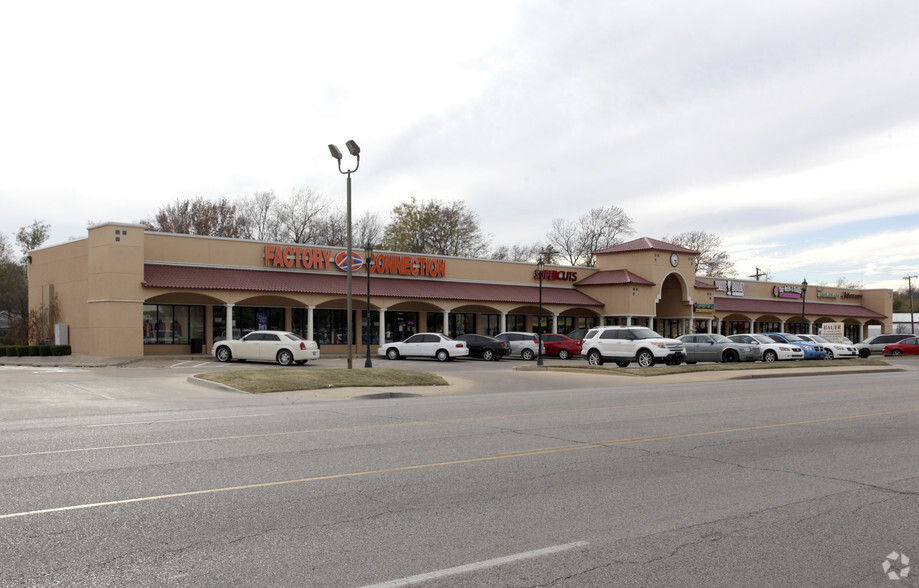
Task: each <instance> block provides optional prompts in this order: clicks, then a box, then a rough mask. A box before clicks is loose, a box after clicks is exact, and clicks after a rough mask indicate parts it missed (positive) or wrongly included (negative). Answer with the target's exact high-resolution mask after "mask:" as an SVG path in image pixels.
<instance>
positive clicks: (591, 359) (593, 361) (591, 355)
mask: <svg viewBox="0 0 919 588" xmlns="http://www.w3.org/2000/svg"><path fill="white" fill-rule="evenodd" d="M587 363H589V364H590V365H603V356H602V355H600V352H599V351H597V350H596V349H593V350H591V351H589V352H588V353H587Z"/></svg>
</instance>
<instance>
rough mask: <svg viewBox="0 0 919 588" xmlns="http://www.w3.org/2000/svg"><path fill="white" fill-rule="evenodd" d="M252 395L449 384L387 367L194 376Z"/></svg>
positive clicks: (438, 379) (435, 377) (442, 380)
mask: <svg viewBox="0 0 919 588" xmlns="http://www.w3.org/2000/svg"><path fill="white" fill-rule="evenodd" d="M195 377H197V378H200V379H202V380H208V381H210V382H217V383H219V384H224V385H225V386H230V387H231V388H236V389H237V390H242V391H244V392H250V393H252V394H263V393H265V392H290V391H292V390H316V389H319V388H352V387H368V386H370V387H377V386H379V387H390V386H446V385H447V381H446V380H444V379H443V378H441V377H440V376H438V375H436V374H429V373H426V372H414V371H410V370H394V369H387V368H373V369H353V370H349V369H346V368H329V369H313V368H300V367H297V368H280V369H279V368H273V369H264V370H239V371H232V372H214V373H208V374H198V375H197V376H195Z"/></svg>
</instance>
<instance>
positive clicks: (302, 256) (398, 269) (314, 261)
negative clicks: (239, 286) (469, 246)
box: [265, 245, 447, 278]
mask: <svg viewBox="0 0 919 588" xmlns="http://www.w3.org/2000/svg"><path fill="white" fill-rule="evenodd" d="M351 255H352V260H351V264H352V265H351V271H357V270H358V269H361V268H362V267H364V258H363V256H362V255H361V254H360V253H358V252H356V251H354V252H352V254H351ZM265 266H266V267H276V268H288V269H319V270H327V269H332V268H335V267H337V268H338V269H340V270H342V271H348V254H347V252H345V251H341V252H339V253H335V252H333V251H331V250H329V249H315V248H312V247H295V246H293V245H265ZM370 271H371V272H373V273H375V274H389V275H396V276H418V277H423V278H442V277H444V276H445V275H446V274H447V263H446V261H444V260H443V259H436V258H433V257H423V256H419V255H398V254H391V253H375V254H374V255H372V256H371V259H370Z"/></svg>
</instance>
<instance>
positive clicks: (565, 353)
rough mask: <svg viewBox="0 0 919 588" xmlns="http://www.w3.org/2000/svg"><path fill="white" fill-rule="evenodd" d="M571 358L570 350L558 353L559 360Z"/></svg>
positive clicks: (562, 350)
mask: <svg viewBox="0 0 919 588" xmlns="http://www.w3.org/2000/svg"><path fill="white" fill-rule="evenodd" d="M569 357H571V354H570V353H568V350H567V349H561V350H559V352H558V358H559V359H568V358H569Z"/></svg>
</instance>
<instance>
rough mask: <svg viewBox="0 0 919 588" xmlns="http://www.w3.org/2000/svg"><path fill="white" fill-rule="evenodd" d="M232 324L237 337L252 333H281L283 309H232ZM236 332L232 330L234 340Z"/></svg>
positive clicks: (254, 307) (240, 307)
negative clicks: (237, 334)
mask: <svg viewBox="0 0 919 588" xmlns="http://www.w3.org/2000/svg"><path fill="white" fill-rule="evenodd" d="M233 322H234V324H235V329H238V330H239V336H240V337H245V336H246V335H248V334H249V333H251V332H252V331H283V330H284V309H283V308H269V307H264V306H237V307H235V308H234V309H233ZM235 333H236V331H235V330H234V338H236V337H235Z"/></svg>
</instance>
